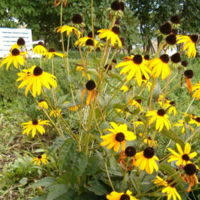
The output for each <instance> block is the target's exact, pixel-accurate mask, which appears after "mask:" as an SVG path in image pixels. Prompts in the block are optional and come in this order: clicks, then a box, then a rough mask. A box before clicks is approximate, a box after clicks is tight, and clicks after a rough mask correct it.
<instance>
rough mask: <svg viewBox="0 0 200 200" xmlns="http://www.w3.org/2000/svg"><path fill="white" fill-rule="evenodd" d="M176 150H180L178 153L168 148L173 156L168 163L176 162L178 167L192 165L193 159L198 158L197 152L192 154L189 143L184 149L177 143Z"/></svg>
mask: <svg viewBox="0 0 200 200" xmlns="http://www.w3.org/2000/svg"><path fill="white" fill-rule="evenodd" d="M176 148H177V150H178V153H177V152H176V151H174V150H173V149H171V148H168V150H169V151H170V152H171V154H172V155H170V156H169V160H168V162H173V161H175V162H176V165H177V166H185V165H186V164H188V163H191V159H193V158H194V157H195V156H197V152H195V151H194V152H192V153H190V151H191V145H190V144H189V143H186V144H185V147H184V149H182V147H181V145H180V144H178V143H176Z"/></svg>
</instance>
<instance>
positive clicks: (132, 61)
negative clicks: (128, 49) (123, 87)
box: [115, 55, 150, 86]
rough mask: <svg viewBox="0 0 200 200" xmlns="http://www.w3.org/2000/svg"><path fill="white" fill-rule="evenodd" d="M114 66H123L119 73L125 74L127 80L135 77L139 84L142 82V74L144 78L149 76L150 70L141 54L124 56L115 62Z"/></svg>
mask: <svg viewBox="0 0 200 200" xmlns="http://www.w3.org/2000/svg"><path fill="white" fill-rule="evenodd" d="M115 67H116V68H119V67H123V69H121V71H120V74H127V76H126V80H127V81H130V80H131V79H132V78H135V79H136V81H137V83H138V85H139V86H140V85H141V84H142V80H143V79H142V77H143V76H144V77H145V78H146V79H148V78H149V74H150V70H149V68H148V67H147V63H146V62H145V59H144V58H143V57H142V56H141V55H135V56H130V57H126V58H125V60H124V61H122V62H120V63H119V64H117V65H116V66H115Z"/></svg>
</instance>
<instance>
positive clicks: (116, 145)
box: [100, 122, 136, 152]
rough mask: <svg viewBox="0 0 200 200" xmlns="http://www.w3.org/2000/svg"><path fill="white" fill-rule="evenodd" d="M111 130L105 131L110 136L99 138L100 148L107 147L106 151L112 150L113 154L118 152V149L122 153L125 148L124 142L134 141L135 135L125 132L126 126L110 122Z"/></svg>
mask: <svg viewBox="0 0 200 200" xmlns="http://www.w3.org/2000/svg"><path fill="white" fill-rule="evenodd" d="M110 125H111V126H112V129H111V128H108V129H107V130H108V131H109V132H111V133H110V134H107V135H103V136H101V138H102V139H103V142H101V144H100V145H101V146H107V148H108V149H113V150H114V151H115V152H118V151H119V149H120V147H121V150H122V151H124V150H125V148H126V141H132V140H135V139H136V135H135V134H134V133H133V132H131V131H128V130H127V125H126V124H119V125H118V124H116V123H115V122H110Z"/></svg>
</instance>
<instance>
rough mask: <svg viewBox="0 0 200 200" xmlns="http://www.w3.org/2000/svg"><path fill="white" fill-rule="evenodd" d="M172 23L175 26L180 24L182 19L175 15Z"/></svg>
mask: <svg viewBox="0 0 200 200" xmlns="http://www.w3.org/2000/svg"><path fill="white" fill-rule="evenodd" d="M170 21H171V22H172V23H174V24H180V17H179V16H178V15H175V16H173V17H171V19H170Z"/></svg>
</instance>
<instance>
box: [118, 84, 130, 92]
mask: <svg viewBox="0 0 200 200" xmlns="http://www.w3.org/2000/svg"><path fill="white" fill-rule="evenodd" d="M129 89H130V87H128V86H127V85H122V87H121V88H120V90H121V91H123V93H126V92H127V91H129Z"/></svg>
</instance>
